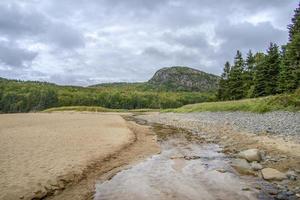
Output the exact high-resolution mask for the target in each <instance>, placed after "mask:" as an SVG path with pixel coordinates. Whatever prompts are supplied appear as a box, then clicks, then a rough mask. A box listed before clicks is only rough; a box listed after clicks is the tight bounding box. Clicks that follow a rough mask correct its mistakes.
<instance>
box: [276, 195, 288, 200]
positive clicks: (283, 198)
mask: <svg viewBox="0 0 300 200" xmlns="http://www.w3.org/2000/svg"><path fill="white" fill-rule="evenodd" d="M275 199H278V200H288V196H287V195H284V194H281V193H280V194H278V195H277V196H276V197H275Z"/></svg>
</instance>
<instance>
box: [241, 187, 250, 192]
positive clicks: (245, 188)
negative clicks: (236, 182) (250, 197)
mask: <svg viewBox="0 0 300 200" xmlns="http://www.w3.org/2000/svg"><path fill="white" fill-rule="evenodd" d="M242 190H243V191H249V190H250V188H248V187H243V188H242Z"/></svg>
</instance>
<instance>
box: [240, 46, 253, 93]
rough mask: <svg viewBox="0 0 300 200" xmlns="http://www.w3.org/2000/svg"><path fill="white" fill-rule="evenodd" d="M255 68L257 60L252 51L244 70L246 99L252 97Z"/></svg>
mask: <svg viewBox="0 0 300 200" xmlns="http://www.w3.org/2000/svg"><path fill="white" fill-rule="evenodd" d="M254 67H255V58H254V56H253V53H252V51H251V50H249V52H248V54H247V58H246V61H245V70H244V75H243V79H244V93H245V96H246V97H250V93H251V91H250V90H251V86H252V85H253V79H254Z"/></svg>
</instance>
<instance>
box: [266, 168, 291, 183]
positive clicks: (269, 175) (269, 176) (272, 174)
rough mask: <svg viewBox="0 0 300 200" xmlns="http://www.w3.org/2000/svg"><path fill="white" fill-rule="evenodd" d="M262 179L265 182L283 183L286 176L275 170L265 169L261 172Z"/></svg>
mask: <svg viewBox="0 0 300 200" xmlns="http://www.w3.org/2000/svg"><path fill="white" fill-rule="evenodd" d="M261 174H262V177H263V178H264V179H265V180H270V181H271V180H273V181H282V180H284V179H286V178H287V177H286V175H285V174H284V173H282V172H280V171H278V170H276V169H273V168H264V169H262V170H261Z"/></svg>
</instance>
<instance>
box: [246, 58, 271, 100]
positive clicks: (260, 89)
mask: <svg viewBox="0 0 300 200" xmlns="http://www.w3.org/2000/svg"><path fill="white" fill-rule="evenodd" d="M254 59H255V70H254V78H253V88H252V90H251V92H250V96H251V97H259V96H264V95H266V93H265V87H266V86H265V85H266V83H265V74H266V73H267V72H266V67H265V66H266V55H265V54H264V53H256V54H255V56H254Z"/></svg>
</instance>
